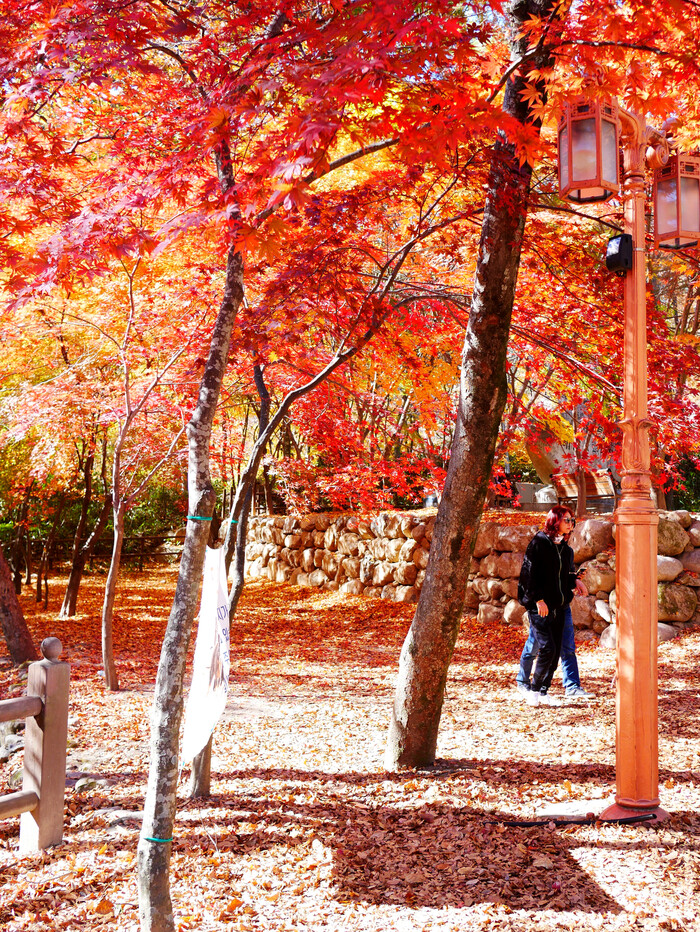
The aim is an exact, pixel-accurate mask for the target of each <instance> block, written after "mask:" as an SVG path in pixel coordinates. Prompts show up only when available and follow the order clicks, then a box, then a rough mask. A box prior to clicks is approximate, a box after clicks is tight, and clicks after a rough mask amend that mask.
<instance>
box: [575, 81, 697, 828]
mask: <svg viewBox="0 0 700 932" xmlns="http://www.w3.org/2000/svg"><path fill="white" fill-rule="evenodd" d="M620 149H622V154H623V179H622V199H623V205H624V232H625V234H627V235H628V236H631V237H632V246H633V252H632V263H631V265H632V268H631V269H629V270H628V271H626V272H623V273H622V274H624V276H625V298H624V306H625V323H624V392H623V416H622V421H621V422H620V427H621V428H622V490H621V495H620V499H619V504H618V507H617V510H616V512H615V516H614V520H615V524H616V543H617V558H616V577H617V578H616V586H617V671H618V677H617V703H616V732H617V735H616V736H617V741H616V794H615V803H614V804H613V805H612V806H610V807H609V808H608V809H606V810H605V812H604V813H603V814H602V816H601V818H603V819H606V818H607V819H617V818H622V817H626V816H631V815H634V814H635V813H640V812H641V813H653V814H654V815H655V816H656V817H657V818H660V817H662V816H663V815H664V813H663V810H661V809H660V808H659V796H658V788H659V778H658V756H659V755H658V697H657V637H658V635H657V621H658V602H657V561H656V555H657V528H658V515H657V511H656V507H655V505H654V503H653V501H652V497H651V493H652V483H651V468H650V466H651V460H650V452H649V428H650V427H651V422H650V421H649V418H648V407H647V337H646V263H645V249H644V244H645V225H644V199H645V191H644V178H645V171H646V169H647V167H648V168H651V169H657V174H660V173H663V172H665V174H660V176H659V177H657V184H656V203H657V207H656V223H657V241H660V242H659V244H660V245H666V243H669V244H672V245H673V246H674V248H682V247H683V246H687V245H690V243H692V242H693V240H694V239H695V240H697V239H700V187H698V188H695V187H694V184H693V182H694V180H697V181H698V184H699V185H700V160H698V163H697V166H696V164H695V163H693V166H692V167H690V168H689V167H688V165H689V163H688V160H687V159H686V160H685V161H684V159H683V158H681V157H677V158H676V162H677V163H678V164H677V165H676V168H672V167H671V166H673V165H675V164H676V162H674V161H673V160H669V145H668V141H667V139H666V135H665V133H663V132H661V131H659V130H656V129H653V128H651V127H648V126H647V125H646V122H645V120H644V118H643V117H642V116H641V115H640V114H637V113H629V112H627V111H626V110H623V109H622V108H619V107H618V106H617V104H616V103H615V102H614V101H603V102H600V101H590V100H587V99H584V98H582V99H580V100H578V101H577V102H575V103H574V104H572V105H570V106H569V107H567V108H566V109H565V111H564V113H563V115H562V118H561V120H560V123H559V190H560V193H561V194H562V195H565V196H567V197H569V198H570V199H571V200H574V201H576V202H577V203H588V202H595V201H603V200H607V199H608V198H610V197H612V196H614V195H615V194H617V193H618V178H617V174H618V166H619V164H620ZM688 179H690V182H689V181H688Z"/></svg>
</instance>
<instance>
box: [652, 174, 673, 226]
mask: <svg viewBox="0 0 700 932" xmlns="http://www.w3.org/2000/svg"><path fill="white" fill-rule="evenodd" d="M677 205H678V194H677V187H676V179H675V178H666V179H665V180H664V181H659V183H658V184H657V186H656V235H657V236H666V235H668V234H669V233H674V232H675V231H676V230H677V229H678V212H677Z"/></svg>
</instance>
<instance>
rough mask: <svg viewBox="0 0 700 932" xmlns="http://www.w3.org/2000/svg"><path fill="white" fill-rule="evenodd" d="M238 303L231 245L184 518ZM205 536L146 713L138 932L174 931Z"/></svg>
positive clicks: (205, 463) (194, 545)
mask: <svg viewBox="0 0 700 932" xmlns="http://www.w3.org/2000/svg"><path fill="white" fill-rule="evenodd" d="M242 299H243V261H242V258H241V255H240V253H236V252H235V251H234V248H233V247H231V248H230V250H229V253H228V257H227V262H226V284H225V289H224V296H223V299H222V302H221V306H220V308H219V313H218V316H217V319H216V323H215V325H214V330H213V333H212V339H211V346H210V349H209V356H208V359H207V362H206V365H205V368H204V374H203V376H202V382H201V385H200V389H199V396H198V400H197V405H196V407H195V410H194V413H193V415H192V418H191V420H190V422H189V424H188V426H187V439H188V496H189V515H192V516H195V517H196V518H204V519H207V518H210V517H211V516H212V514H213V511H214V505H215V502H216V494H215V491H214V489H213V487H212V483H211V476H210V472H209V443H210V437H211V428H212V422H213V419H214V413H215V411H216V406H217V403H218V400H219V393H220V390H221V383H222V381H223V377H224V372H225V369H226V361H227V358H228V351H229V344H230V339H231V330H232V327H233V323H234V321H235V318H236V314H237V311H238V308H239V306H240V303H241V301H242ZM208 536H209V523H208V521H207V520H188V522H187V531H186V535H185V542H184V547H183V553H182V558H181V560H180V570H179V574H178V580H177V586H176V590H175V598H174V601H173V606H172V609H171V611H170V617H169V619H168V624H167V628H166V631H165V637H164V640H163V647H162V650H161V655H160V663H159V665H158V674H157V677H156V685H155V695H154V698H153V708H152V713H151V723H152V724H151V762H150V768H149V774H148V787H147V790H146V799H145V803H144V815H143V826H142V830H141V836H140V839H139V845H138V888H139V913H140V919H141V928H142V930H143V932H173V930H174V928H175V924H174V918H173V910H172V903H171V899H170V878H169V870H170V851H171V847H172V836H173V828H174V820H175V808H176V791H177V778H178V742H179V735H180V723H181V719H182V711H183V680H184V675H185V659H186V656H187V648H188V646H189V642H190V636H191V634H192V625H193V622H194V618H195V616H196V613H197V607H198V601H199V592H200V588H201V583H202V572H203V569H204V555H205V550H206V545H207V539H208Z"/></svg>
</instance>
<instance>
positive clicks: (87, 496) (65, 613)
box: [58, 453, 95, 618]
mask: <svg viewBox="0 0 700 932" xmlns="http://www.w3.org/2000/svg"><path fill="white" fill-rule="evenodd" d="M94 465H95V456H94V454H93V453H90V454H89V455H88V456H87V458H86V459H85V462H84V464H83V501H82V504H81V506H80V517H79V518H78V524H77V526H76V528H75V535H74V537H73V553H72V556H71V568H70V573H69V575H68V584H67V586H66V594H65V595H64V597H63V605H62V606H61V611H60V612H59V613H58V616H59V618H72V616H73V615H75V606H76V603H77V601H78V588H79V586H80V580H81V578H82V575H83V569H84V568H85V557H84V556H83V557H82V558H81V552H82V548H83V541H84V539H85V528H86V526H87V519H88V510H89V508H90V501H91V500H92V470H93V467H94ZM78 564H79V565H78Z"/></svg>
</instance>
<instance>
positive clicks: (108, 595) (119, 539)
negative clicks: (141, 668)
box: [102, 503, 124, 692]
mask: <svg viewBox="0 0 700 932" xmlns="http://www.w3.org/2000/svg"><path fill="white" fill-rule="evenodd" d="M113 517H114V543H113V545H112V559H111V561H110V564H109V572H108V573H107V582H106V583H105V595H104V602H103V604H102V665H103V667H104V671H105V686H106V687H107V689H109V690H111V691H113V692H116V691H117V690H118V689H119V677H118V675H117V665H116V663H115V662H114V642H113V639H112V622H113V618H114V599H115V596H116V594H117V579H118V578H119V567H120V565H121V559H122V546H123V543H124V506H123V504H122V503H120V504H119V506H118V507H117V508H115V509H114V511H113Z"/></svg>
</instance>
